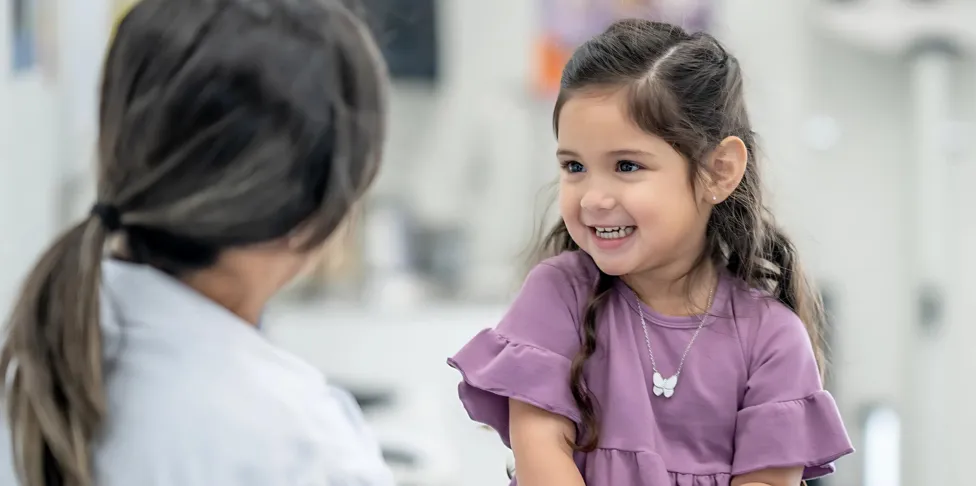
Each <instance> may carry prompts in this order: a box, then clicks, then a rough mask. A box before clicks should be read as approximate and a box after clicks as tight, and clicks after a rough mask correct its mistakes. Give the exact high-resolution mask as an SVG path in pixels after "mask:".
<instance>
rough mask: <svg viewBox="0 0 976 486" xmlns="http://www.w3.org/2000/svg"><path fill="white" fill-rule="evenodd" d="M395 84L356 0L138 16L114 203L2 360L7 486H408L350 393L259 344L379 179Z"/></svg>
mask: <svg viewBox="0 0 976 486" xmlns="http://www.w3.org/2000/svg"><path fill="white" fill-rule="evenodd" d="M385 85H386V73H385V68H384V67H383V64H382V62H381V58H380V57H379V55H378V51H377V48H376V46H375V44H374V42H373V40H372V39H371V37H370V35H369V34H368V32H367V30H366V29H365V28H364V26H363V25H362V24H361V23H360V22H359V21H358V20H357V19H356V18H355V17H354V16H353V15H352V14H351V13H350V12H349V11H347V10H346V9H345V8H343V7H341V6H340V5H339V3H338V0H288V1H285V0H142V1H140V2H139V3H138V4H136V5H135V7H134V8H133V9H132V10H131V11H130V12H129V13H128V14H127V15H126V17H125V18H124V20H123V21H122V23H121V25H120V26H119V30H118V34H117V36H116V37H115V39H114V41H113V43H112V46H111V49H110V51H109V54H108V58H107V61H106V63H105V69H104V74H103V81H102V88H101V104H100V114H99V124H100V130H99V137H98V156H99V165H98V180H97V194H98V203H97V204H96V205H95V206H94V209H93V210H92V213H91V216H90V217H88V218H86V219H84V220H83V221H79V222H78V223H77V224H75V225H74V226H73V227H71V228H70V229H68V230H67V232H66V233H65V234H63V235H62V236H61V237H60V238H59V239H58V240H57V241H56V242H55V243H54V245H53V246H52V247H51V248H50V249H49V250H47V251H46V252H45V253H44V255H43V256H42V257H41V259H40V261H39V263H38V264H37V266H36V267H35V268H34V270H33V271H32V272H31V273H30V275H29V277H28V278H27V281H26V283H25V284H24V287H23V290H22V293H21V294H20V298H19V301H18V302H17V304H16V306H15V308H14V310H13V314H12V315H11V317H10V320H9V328H8V331H7V335H6V337H5V340H4V343H3V347H2V351H0V371H2V374H3V376H5V377H7V381H6V385H7V386H6V393H5V394H4V401H5V402H6V406H7V412H8V415H7V417H6V418H7V420H6V422H7V426H6V428H7V429H8V430H9V433H10V435H11V436H12V442H11V441H10V440H3V441H0V444H2V445H3V446H4V447H6V446H7V445H9V444H11V443H12V445H13V447H12V448H11V452H9V453H7V454H6V456H5V455H4V453H3V452H0V483H2V484H21V485H23V486H92V485H96V484H97V485H98V486H135V485H155V486H218V485H241V486H245V485H253V486H296V485H307V486H316V485H318V486H325V485H336V484H344V485H352V484H356V485H364V486H365V485H369V486H392V485H393V479H392V476H391V473H390V472H389V471H388V470H387V469H386V467H385V465H384V464H383V461H382V458H381V455H380V451H379V448H378V447H377V445H376V444H375V443H374V442H373V440H372V439H371V438H370V436H369V434H368V433H366V432H365V430H364V427H363V426H362V420H361V416H360V415H359V412H358V409H356V408H355V406H354V405H351V404H350V402H349V400H348V396H346V395H344V394H342V393H340V392H339V391H337V390H336V389H334V388H332V387H330V386H329V385H327V383H326V381H325V380H324V379H323V377H322V376H321V374H320V373H319V372H318V371H317V370H315V369H314V368H312V367H310V366H309V365H307V364H305V363H304V362H302V361H300V360H298V359H297V358H295V357H293V356H291V355H289V354H287V353H285V352H283V351H281V350H279V349H276V348H275V347H274V346H272V345H271V344H270V343H268V342H267V341H265V340H264V339H263V338H262V336H261V334H260V333H259V332H258V330H257V329H256V326H257V324H258V322H259V318H260V314H261V311H262V309H263V308H264V306H265V304H266V302H267V301H268V300H269V299H270V298H271V297H272V296H273V295H274V294H275V293H277V292H278V291H279V290H280V289H281V288H282V287H284V286H285V285H286V284H287V283H288V282H289V281H290V280H292V279H293V278H294V277H295V276H296V274H298V273H299V272H300V271H302V269H303V268H304V267H305V266H306V265H307V264H308V263H309V262H311V261H312V260H313V258H314V257H315V253H316V252H317V251H318V249H320V248H321V247H322V245H323V244H325V243H326V240H327V239H328V238H329V236H330V235H331V234H332V233H333V232H334V231H335V230H336V228H337V227H338V226H339V225H340V224H341V223H342V222H343V220H344V219H345V217H346V214H347V213H348V212H349V210H350V206H351V205H352V204H354V203H355V201H356V200H357V199H358V198H359V197H360V196H361V195H362V194H363V192H364V191H365V190H366V188H367V187H368V186H369V185H370V183H371V182H372V180H373V178H374V175H375V174H376V171H377V169H378V166H379V149H380V146H381V144H382V140H383V128H384V122H383V117H384V112H385V107H384V106H385V101H384V100H385V96H386V95H385V93H386V88H385ZM106 243H108V244H107V245H106ZM106 246H108V247H109V248H110V250H111V251H110V257H108V258H107V259H104V260H103V250H105V247H106ZM9 457H12V458H13V460H12V461H11V460H8V458H9ZM14 470H16V472H17V476H18V477H19V482H18V481H16V480H15V479H14Z"/></svg>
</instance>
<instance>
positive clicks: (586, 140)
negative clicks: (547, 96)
mask: <svg viewBox="0 0 976 486" xmlns="http://www.w3.org/2000/svg"><path fill="white" fill-rule="evenodd" d="M620 98H622V96H620V95H606V94H603V95H592V96H574V97H573V98H571V99H569V100H568V101H567V102H566V103H565V104H564V105H563V107H562V110H561V111H560V113H559V136H558V144H559V148H560V150H563V151H573V152H590V153H593V152H613V151H619V150H633V151H645V152H652V153H653V152H655V151H657V150H658V149H659V148H660V147H659V145H660V144H666V142H664V141H663V140H662V139H661V138H660V137H657V136H655V135H652V134H650V133H647V132H645V131H644V130H642V129H641V128H640V127H638V126H637V124H636V123H634V121H633V119H632V118H631V117H630V115H629V113H628V111H627V109H626V106H625V105H624V104H623V102H624V101H625V100H621V99H620Z"/></svg>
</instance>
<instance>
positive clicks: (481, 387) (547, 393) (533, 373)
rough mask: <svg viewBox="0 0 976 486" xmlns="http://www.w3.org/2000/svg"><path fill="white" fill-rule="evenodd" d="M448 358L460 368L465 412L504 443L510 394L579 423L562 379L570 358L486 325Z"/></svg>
mask: <svg viewBox="0 0 976 486" xmlns="http://www.w3.org/2000/svg"><path fill="white" fill-rule="evenodd" d="M448 363H450V365H451V366H453V367H454V368H456V369H457V370H458V371H460V372H461V376H462V379H463V381H462V382H461V384H460V385H459V386H458V395H459V396H460V398H461V402H462V403H463V404H464V407H465V409H466V410H467V411H468V415H469V416H470V417H471V419H472V420H474V421H475V422H479V423H483V424H485V425H488V426H489V427H491V428H493V429H495V430H496V431H497V432H498V434H499V435H500V436H501V438H502V441H503V442H504V443H505V445H506V446H511V444H510V443H509V434H508V399H509V398H514V399H516V400H519V401H521V402H525V403H528V404H529V405H533V406H536V407H538V408H541V409H543V410H547V411H549V412H552V413H554V414H558V415H562V416H564V417H566V418H568V419H570V420H572V421H573V422H575V423H579V420H580V419H579V412H578V411H577V409H576V405H575V403H574V402H573V395H572V394H571V393H570V390H569V386H568V385H567V383H566V382H567V377H568V376H569V365H570V361H569V360H568V359H566V358H565V357H563V356H560V355H559V354H556V353H554V352H552V351H549V350H546V349H542V348H538V347H535V346H532V345H529V344H523V343H517V342H513V341H510V340H509V339H507V338H505V337H504V336H502V335H500V334H498V333H497V332H495V331H494V330H491V329H486V330H484V331H482V332H480V333H479V334H478V335H477V336H475V337H474V339H472V340H471V341H470V342H469V343H468V344H467V345H466V346H465V347H464V348H462V349H461V351H460V352H458V353H457V355H455V356H454V357H453V358H451V359H449V360H448Z"/></svg>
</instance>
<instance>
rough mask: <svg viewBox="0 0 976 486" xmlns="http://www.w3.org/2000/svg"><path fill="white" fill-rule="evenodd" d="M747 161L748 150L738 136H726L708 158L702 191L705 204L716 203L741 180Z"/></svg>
mask: <svg viewBox="0 0 976 486" xmlns="http://www.w3.org/2000/svg"><path fill="white" fill-rule="evenodd" d="M748 163H749V150H748V149H747V148H746V144H745V142H743V141H742V139H741V138H739V137H726V138H725V139H724V140H722V141H721V142H720V143H719V144H718V146H717V147H715V150H714V151H712V154H711V156H710V157H709V159H708V170H707V174H708V179H707V181H706V184H705V190H704V191H703V198H704V200H705V201H704V202H705V203H706V204H718V203H720V202H722V201H724V200H725V199H727V198H728V197H729V195H731V194H732V191H734V190H735V188H736V187H738V186H739V183H740V182H742V176H743V175H745V173H746V165H747V164H748Z"/></svg>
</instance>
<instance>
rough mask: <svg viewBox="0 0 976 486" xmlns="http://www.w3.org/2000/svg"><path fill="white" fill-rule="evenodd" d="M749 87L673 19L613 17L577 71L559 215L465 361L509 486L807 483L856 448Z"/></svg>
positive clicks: (568, 110)
mask: <svg viewBox="0 0 976 486" xmlns="http://www.w3.org/2000/svg"><path fill="white" fill-rule="evenodd" d="M743 93H744V90H743V75H742V72H741V70H740V66H739V62H738V60H737V59H736V58H735V57H734V56H733V55H731V54H730V53H729V52H727V51H726V49H725V48H724V47H723V46H722V44H721V43H720V42H718V41H717V40H716V39H715V38H713V37H712V36H710V35H708V34H704V33H695V34H691V33H688V32H685V31H684V30H682V29H681V28H679V27H676V26H673V25H668V24H665V23H657V22H650V21H641V20H624V21H620V22H617V23H615V24H613V25H612V26H610V27H609V28H608V29H607V30H606V31H605V32H604V33H603V34H601V35H598V36H596V37H595V38H593V39H591V40H589V41H588V42H586V43H585V44H583V45H582V46H581V47H580V48H579V49H577V50H576V52H575V53H574V55H573V56H572V58H571V59H570V60H569V62H568V64H567V66H566V68H565V70H564V71H563V77H562V84H561V89H560V93H559V97H558V99H557V101H556V107H555V113H554V116H553V122H554V128H555V132H556V138H557V140H558V151H557V154H556V156H557V159H558V162H559V165H560V167H561V168H562V175H561V177H560V182H559V209H560V216H561V217H560V221H559V223H558V224H557V225H556V227H555V228H554V229H553V230H552V231H551V232H550V233H549V235H548V237H547V238H546V239H545V241H543V242H542V244H541V245H540V249H541V252H542V254H543V255H542V257H541V258H540V260H541V262H540V263H538V265H536V266H535V267H534V268H533V270H532V271H531V272H530V273H529V275H528V277H527V279H526V281H525V283H524V284H523V287H522V290H521V292H520V293H519V294H518V296H517V297H516V298H515V301H514V302H513V303H512V306H511V308H510V309H509V311H508V313H507V314H506V315H505V316H504V317H503V319H502V321H501V322H500V323H499V324H498V325H497V327H495V328H493V329H486V330H484V331H482V332H481V333H480V334H478V335H477V336H475V337H474V339H472V340H471V341H470V342H469V343H468V344H467V345H465V346H464V348H462V349H461V350H460V351H459V352H458V353H457V355H455V356H454V357H453V358H451V359H450V360H449V363H450V364H451V365H452V366H454V367H455V368H457V369H458V370H460V372H461V374H462V378H463V381H462V383H461V385H460V396H461V400H462V402H463V404H464V406H465V407H466V408H467V410H468V413H469V414H470V416H471V417H472V418H473V419H474V420H476V421H479V422H482V423H485V424H487V425H490V426H491V427H493V428H494V429H495V430H497V431H498V433H499V434H500V436H501V438H502V440H503V441H504V443H505V444H506V445H508V446H510V447H511V448H512V449H513V451H514V453H515V478H513V484H516V483H517V484H519V485H520V486H557V485H558V486H582V485H584V484H585V485H586V486H648V485H654V486H730V485H731V486H797V485H799V484H800V483H801V481H803V480H806V479H812V478H817V477H821V476H824V475H826V474H829V473H830V472H832V471H833V470H834V465H833V462H834V461H835V460H836V459H838V458H840V457H842V456H844V455H846V454H849V453H851V452H852V451H853V449H852V448H851V444H850V441H849V440H848V437H847V433H846V431H845V428H844V425H843V423H842V421H841V418H840V415H839V414H838V411H837V407H836V405H835V403H834V401H833V399H832V398H831V396H830V394H829V393H828V392H827V391H825V390H824V389H823V388H822V380H821V376H822V371H823V366H824V363H823V359H822V353H821V352H820V349H821V340H820V326H821V325H822V323H823V312H822V309H821V302H820V298H819V296H818V295H817V293H816V291H815V290H814V289H813V288H812V286H811V285H810V283H809V281H808V278H807V276H806V275H805V274H804V272H803V271H802V268H801V266H800V263H799V260H798V258H797V255H796V249H795V248H794V246H793V244H792V243H791V241H790V240H789V238H788V237H787V236H786V234H785V233H784V232H783V231H782V229H781V228H780V227H779V226H777V225H776V224H775V222H774V221H773V218H772V216H771V214H770V212H769V210H768V209H767V207H766V205H765V202H764V200H763V195H762V183H761V179H760V161H759V160H758V157H757V155H758V153H759V151H758V147H757V143H756V136H755V134H754V133H753V130H752V126H751V125H750V122H749V117H748V115H747V111H746V106H745V102H744V94H743Z"/></svg>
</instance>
